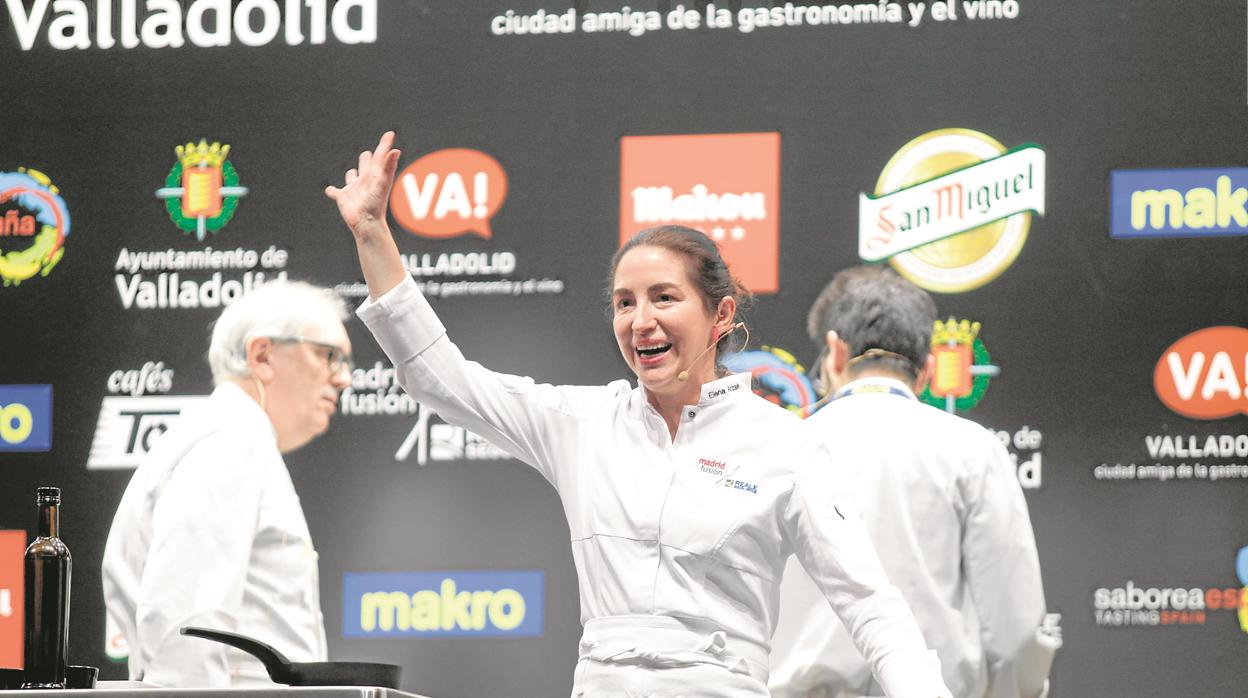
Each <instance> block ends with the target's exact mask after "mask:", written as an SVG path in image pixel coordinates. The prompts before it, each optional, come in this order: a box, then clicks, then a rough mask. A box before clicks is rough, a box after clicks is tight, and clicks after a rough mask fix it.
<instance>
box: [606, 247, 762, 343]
mask: <svg viewBox="0 0 1248 698" xmlns="http://www.w3.org/2000/svg"><path fill="white" fill-rule="evenodd" d="M646 246H649V247H661V248H663V249H665V250H669V251H671V252H675V253H676V254H679V255H680V256H681V257H683V258H684V260H685V265H686V267H687V268H688V270H689V278H690V279H691V280H692V281H693V283H694V285H695V286H696V287H697V288H698V291H699V292H700V293H701V294H702V301H703V302H704V303H705V304H706V309H707V310H709V311H710V312H712V313H714V312H715V309H716V308H718V307H719V301H720V299H721V298H724V297H725V296H731V297H732V298H733V299H735V300H736V302H737V313H736V317H735V319H734V320H733V322H734V324H735V323H737V322H745V311H746V310H747V309H748V308H749V306H750V305H751V304H752V302H753V300H754V295H753V294H752V293H750V291H749V289H747V288H746V287H745V285H744V284H742V283H741V282H740V281H739V280H737V278H736V277H734V276H733V275H732V272H730V271H729V270H728V265H727V264H726V263H725V262H724V258H723V257H722V256H721V255H720V253H719V246H717V245H716V244H715V242H714V241H713V240H711V239H710V238H709V237H707V236H706V234H705V233H703V232H702V231H701V230H697V229H695V228H688V227H686V226H683V225H660V226H657V227H654V228H646V229H645V230H643V231H641V232H639V233H637V234H636V235H634V236H633V237H632V238H630V239H629V241H628V242H626V243H624V246H623V247H621V248H620V249H619V250H618V251H617V252H616V253H615V256H614V257H612V258H611V274H610V276H609V277H608V278H607V289H606V292H607V293H606V296H607V302H608V304H609V303H610V298H611V290H612V289H611V286H612V283H613V282H614V280H615V271H616V269H618V268H619V266H620V260H621V259H623V258H624V255H626V254H628V252H629V251H630V250H632V249H633V248H636V247H646ZM743 341H744V339H743V338H742V337H741V336H740V335H737V334H736V333H730V336H728V337H725V338H724V340H723V343H722V344H721V345H720V349H721V352H722V353H721V354H720V355H721V356H722V354H723V353H729V352H733V351H737V350H739V349H740V348H741V345H742V343H743Z"/></svg>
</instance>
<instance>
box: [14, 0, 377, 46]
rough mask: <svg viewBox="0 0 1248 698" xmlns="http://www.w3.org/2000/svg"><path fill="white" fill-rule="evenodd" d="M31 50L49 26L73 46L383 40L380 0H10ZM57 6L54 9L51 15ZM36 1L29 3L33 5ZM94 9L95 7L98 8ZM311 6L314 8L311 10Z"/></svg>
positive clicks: (58, 42) (56, 40)
mask: <svg viewBox="0 0 1248 698" xmlns="http://www.w3.org/2000/svg"><path fill="white" fill-rule="evenodd" d="M4 4H5V7H7V8H8V11H9V20H10V21H11V22H12V25H13V29H14V30H15V31H16V33H17V40H18V43H19V44H20V45H21V47H22V50H23V51H29V50H31V49H32V48H34V46H35V41H36V40H37V39H38V37H39V34H40V32H41V31H42V30H43V28H44V25H45V24H46V25H47V31H46V32H45V33H44V36H45V38H46V40H47V42H48V46H50V47H51V48H53V49H56V50H58V51H67V50H70V49H89V48H100V49H110V48H113V47H114V46H118V45H120V46H121V48H123V49H132V48H138V47H139V46H143V47H146V48H179V47H181V46H183V45H185V44H186V43H187V42H190V44H191V45H192V46H200V47H210V46H229V45H230V44H231V43H233V42H234V41H235V40H237V41H238V43H240V44H242V45H243V46H265V45H267V44H269V43H272V42H273V40H274V39H276V38H277V36H278V34H281V35H282V38H283V39H284V40H285V42H286V43H287V44H288V45H290V46H297V45H299V44H303V43H309V44H313V45H317V44H324V43H325V42H326V39H327V37H328V36H330V35H331V34H332V36H333V37H334V38H335V39H337V40H338V41H339V42H340V43H343V44H371V43H374V42H376V41H377V0H337V1H336V2H335V1H334V0H302V1H301V0H285V1H284V2H280V1H279V0H241V2H240V1H239V0H190V2H187V1H186V0H182V1H181V2H160V1H159V0H147V2H146V3H144V12H142V13H140V12H139V7H138V5H139V3H138V0H119V1H118V2H114V1H113V0H96V1H95V2H87V0H56V1H55V2H49V0H34V1H33V2H23V0H4ZM49 5H51V8H52V15H51V16H50V17H49V15H48V6H49ZM28 8H29V9H28ZM93 9H94V12H92V10H93ZM305 10H306V11H305ZM305 31H306V34H305Z"/></svg>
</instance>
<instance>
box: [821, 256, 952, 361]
mask: <svg viewBox="0 0 1248 698" xmlns="http://www.w3.org/2000/svg"><path fill="white" fill-rule="evenodd" d="M935 322H936V303H935V302H934V301H933V300H932V297H931V296H930V295H928V293H927V292H926V291H924V290H923V289H921V288H919V287H918V286H915V285H914V284H912V283H910V282H909V281H906V280H905V279H903V278H901V277H900V276H898V275H897V273H896V272H894V271H893V270H892V269H889V268H888V267H884V266H878V265H874V266H859V267H851V268H849V269H845V270H843V271H841V272H839V273H838V274H837V275H836V276H834V277H832V281H830V282H829V283H828V285H827V286H825V287H824V289H823V291H822V292H820V294H819V297H818V298H816V299H815V302H814V303H813V304H812V305H811V306H810V313H809V314H808V315H807V316H806V332H807V333H808V334H809V335H810V338H811V340H813V341H814V342H815V345H816V346H818V347H819V348H820V352H821V353H820V358H819V359H818V360H817V363H816V370H818V366H819V365H820V364H822V358H823V356H822V352H823V351H824V350H825V349H826V347H827V341H826V339H825V337H826V336H827V334H828V332H829V331H835V332H836V334H837V336H839V337H840V338H841V340H843V341H844V342H845V343H846V344H847V345H848V346H849V354H850V357H857V356H862V355H863V354H864V353H866V352H867V350H869V349H883V350H884V351H886V352H891V353H893V354H899V355H901V356H904V357H906V359H907V361H901V360H899V359H897V358H896V357H891V356H888V355H883V356H878V357H866V358H864V359H862V360H861V361H860V362H859V363H857V364H856V365H855V366H853V367H851V369H850V375H851V376H852V375H855V374H856V373H857V371H859V370H861V369H863V368H866V367H868V366H874V367H876V368H882V369H885V370H888V371H893V372H898V373H903V374H904V375H908V376H910V378H911V379H912V380H913V379H916V378H918V375H919V371H920V370H921V369H922V367H923V363H924V361H925V360H926V359H927V355H928V354H929V353H930V352H931V344H932V324H933V323H935Z"/></svg>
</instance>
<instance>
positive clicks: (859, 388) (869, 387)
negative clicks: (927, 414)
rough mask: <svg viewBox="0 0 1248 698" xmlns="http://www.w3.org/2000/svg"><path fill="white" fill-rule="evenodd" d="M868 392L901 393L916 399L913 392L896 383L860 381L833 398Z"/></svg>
mask: <svg viewBox="0 0 1248 698" xmlns="http://www.w3.org/2000/svg"><path fill="white" fill-rule="evenodd" d="M867 393H885V394H888V395H900V396H901V397H904V398H906V399H908V400H914V399H915V397H914V395H913V394H911V393H909V392H907V391H905V390H902V389H901V388H898V387H897V386H895V385H884V384H881V383H860V384H858V385H854V386H846V387H844V388H841V389H840V390H838V391H836V395H834V396H833V397H832V399H833V400H840V399H841V398H843V397H845V396H847V395H865V394H867Z"/></svg>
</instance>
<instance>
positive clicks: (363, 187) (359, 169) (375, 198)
mask: <svg viewBox="0 0 1248 698" xmlns="http://www.w3.org/2000/svg"><path fill="white" fill-rule="evenodd" d="M393 146H394V131H386V132H385V133H383V134H381V140H379V141H377V148H376V149H375V150H373V151H372V152H369V151H367V150H366V151H364V152H362V153H360V160H359V163H358V164H357V165H356V167H354V168H353V169H350V170H347V175H346V182H345V185H344V186H342V187H335V186H328V187H325V196H328V197H329V198H331V199H333V200H334V202H335V203H337V204H338V213H339V215H341V216H342V221H343V222H344V223H346V224H347V227H348V228H350V229H351V232H352V233H353V234H354V235H355V236H356V237H357V238H361V237H363V236H366V235H368V234H369V233H370V232H372V231H373V229H374V228H375V226H374V224H376V223H378V222H380V223H381V224H382V227H383V228H384V227H385V222H386V205H387V204H388V202H389V200H390V188H391V187H392V186H393V185H394V172H395V170H396V169H397V168H398V164H399V151H398V150H396V149H395V148H394V147H393Z"/></svg>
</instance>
